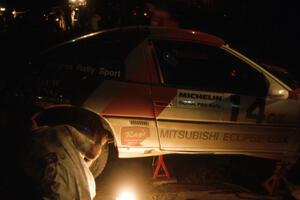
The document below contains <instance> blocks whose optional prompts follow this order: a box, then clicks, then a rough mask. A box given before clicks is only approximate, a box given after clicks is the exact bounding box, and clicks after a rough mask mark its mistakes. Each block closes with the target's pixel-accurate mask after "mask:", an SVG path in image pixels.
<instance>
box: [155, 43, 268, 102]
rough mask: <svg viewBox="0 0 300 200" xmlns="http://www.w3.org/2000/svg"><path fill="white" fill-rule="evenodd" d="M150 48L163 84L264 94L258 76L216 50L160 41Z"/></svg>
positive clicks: (244, 64) (261, 77)
mask: <svg viewBox="0 0 300 200" xmlns="http://www.w3.org/2000/svg"><path fill="white" fill-rule="evenodd" d="M154 45H155V50H156V53H157V57H158V61H159V65H160V69H161V72H162V75H163V80H164V84H166V85H170V86H175V87H186V88H195V89H204V90H209V91H221V92H231V93H239V94H245V95H251V96H265V95H266V93H267V90H268V86H267V81H266V79H265V78H264V76H263V75H262V74H261V73H259V72H258V71H256V70H255V69H254V68H252V67H251V66H249V65H248V64H247V63H245V62H243V61H242V60H239V59H238V58H236V57H235V56H233V55H231V54H229V53H227V52H225V51H224V50H222V49H220V48H216V47H211V46H207V45H202V44H199V43H191V42H178V41H161V40H159V41H154Z"/></svg>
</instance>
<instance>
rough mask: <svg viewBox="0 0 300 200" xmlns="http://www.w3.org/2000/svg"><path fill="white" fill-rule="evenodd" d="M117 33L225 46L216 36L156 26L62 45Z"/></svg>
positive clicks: (124, 28)
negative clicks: (140, 34) (139, 34)
mask: <svg viewBox="0 0 300 200" xmlns="http://www.w3.org/2000/svg"><path fill="white" fill-rule="evenodd" d="M118 32H119V33H124V34H125V33H126V34H136V33H138V32H140V33H143V34H147V36H148V37H150V38H155V39H166V40H179V41H191V42H199V43H202V44H206V45H210V46H215V47H221V46H223V45H225V42H224V40H223V39H222V38H219V37H217V36H214V35H211V34H208V33H204V32H199V31H194V30H188V29H181V28H170V27H158V26H129V27H120V28H113V29H108V30H104V31H98V32H94V33H90V34H86V35H83V36H81V37H78V38H75V39H73V40H70V41H67V42H65V43H63V44H66V43H73V42H77V41H80V40H82V39H85V38H90V37H99V36H101V35H103V34H109V33H112V34H113V33H118Z"/></svg>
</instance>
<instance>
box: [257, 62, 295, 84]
mask: <svg viewBox="0 0 300 200" xmlns="http://www.w3.org/2000/svg"><path fill="white" fill-rule="evenodd" d="M261 66H262V67H263V68H265V69H266V70H267V71H268V72H270V73H271V74H273V75H274V76H276V77H277V78H279V79H280V80H281V81H283V82H284V83H285V84H287V85H288V86H289V87H291V88H292V89H296V88H299V81H297V80H296V79H295V78H294V76H293V75H292V74H291V73H290V72H289V71H288V70H287V69H285V68H283V67H278V66H274V65H269V64H261Z"/></svg>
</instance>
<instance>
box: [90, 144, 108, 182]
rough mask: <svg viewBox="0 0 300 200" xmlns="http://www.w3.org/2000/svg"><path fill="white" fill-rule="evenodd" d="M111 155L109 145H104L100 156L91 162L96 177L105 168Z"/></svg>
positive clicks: (91, 168)
mask: <svg viewBox="0 0 300 200" xmlns="http://www.w3.org/2000/svg"><path fill="white" fill-rule="evenodd" d="M108 156H109V145H108V144H105V145H104V146H103V147H102V151H101V154H100V156H99V157H98V158H97V159H96V160H94V161H93V162H92V163H91V164H90V167H89V168H90V170H91V172H92V174H93V175H94V177H95V178H97V177H98V176H99V175H100V174H101V173H102V172H103V170H104V168H105V166H106V163H107V160H108Z"/></svg>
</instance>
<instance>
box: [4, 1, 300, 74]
mask: <svg viewBox="0 0 300 200" xmlns="http://www.w3.org/2000/svg"><path fill="white" fill-rule="evenodd" d="M65 3H66V1H64V0H55V1H54V0H51V1H50V0H48V1H37V0H28V1H19V0H0V5H2V6H6V7H8V8H18V9H23V10H24V9H27V10H30V11H32V12H33V11H35V13H38V12H36V11H37V10H38V11H40V12H41V13H42V12H43V11H44V10H46V9H48V8H50V7H53V6H61V5H63V4H65ZM88 3H89V5H90V7H93V8H95V9H96V10H97V12H98V13H99V14H101V15H102V18H103V21H104V23H105V28H111V27H115V26H126V25H134V24H141V21H139V20H136V21H134V20H133V18H132V16H131V15H132V12H133V10H137V11H140V13H143V11H144V10H145V9H146V5H147V3H152V4H154V5H155V6H156V7H157V8H159V9H163V10H167V11H168V12H170V13H171V14H172V16H173V17H174V19H175V20H176V21H177V22H178V24H179V26H180V27H183V28H188V29H196V30H199V31H204V32H208V33H212V34H215V35H217V36H220V37H223V38H224V39H225V41H227V42H228V43H229V44H230V45H231V46H232V47H233V48H236V49H237V50H239V51H240V52H243V53H245V54H246V55H248V56H249V57H251V58H253V59H254V60H258V61H259V62H263V63H268V64H273V65H279V66H283V67H286V68H288V69H290V71H292V72H293V73H294V75H295V76H296V77H297V78H298V79H299V78H300V74H299V73H298V67H299V66H300V58H299V56H298V46H299V45H300V39H299V35H300V31H299V28H298V26H299V24H300V23H299V22H300V16H299V15H300V7H298V6H297V1H292V0H290V1H285V0H264V1H261V0H251V1H250V0H164V1H161V0H160V1H159V0H90V1H88ZM117 21H118V22H117ZM33 23H34V22H33ZM142 23H145V22H142ZM27 31H29V32H30V30H27ZM32 32H34V31H32ZM33 34H34V33H33ZM0 37H1V39H5V37H6V35H5V34H1V35H0ZM16 37H18V36H16ZM34 43H35V41H33V44H34Z"/></svg>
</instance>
